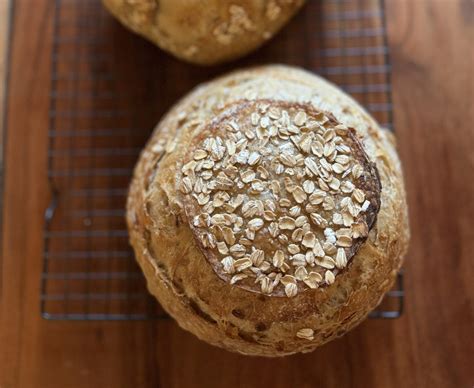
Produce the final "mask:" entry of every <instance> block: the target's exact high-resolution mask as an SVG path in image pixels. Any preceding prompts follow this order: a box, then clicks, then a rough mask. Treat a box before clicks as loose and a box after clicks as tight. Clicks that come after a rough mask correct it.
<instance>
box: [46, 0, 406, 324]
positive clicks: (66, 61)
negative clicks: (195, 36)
mask: <svg viewBox="0 0 474 388" xmlns="http://www.w3.org/2000/svg"><path fill="white" fill-rule="evenodd" d="M54 12H55V20H54V28H53V30H54V37H53V48H52V52H51V60H52V69H51V72H52V73H51V91H50V112H49V118H50V129H49V153H48V156H49V168H48V177H49V181H50V187H51V202H50V204H49V206H48V208H47V209H46V211H45V227H44V270H43V279H42V296H41V311H42V315H43V317H44V318H47V319H108V320H113V319H146V318H166V314H165V313H164V312H163V311H162V310H161V308H160V306H159V305H158V304H157V303H156V302H155V301H154V299H152V298H151V297H150V296H149V295H148V293H147V291H146V284H145V280H144V278H143V276H142V274H141V272H140V270H139V268H138V266H137V265H136V264H135V261H134V259H133V253H132V251H131V249H130V247H129V245H128V241H127V231H126V228H125V222H124V210H123V209H124V204H125V198H126V194H127V186H128V182H129V178H130V175H131V172H132V168H133V166H134V164H135V161H136V159H137V157H138V154H139V151H140V149H141V147H142V146H143V145H144V144H145V142H146V140H147V138H148V136H149V135H150V133H151V130H152V128H153V127H154V125H155V123H156V121H157V120H158V119H159V117H161V115H162V114H163V113H164V112H165V111H166V110H167V109H168V108H169V107H170V106H171V105H172V104H173V102H174V101H176V100H177V99H178V98H179V97H181V96H182V95H184V94H185V93H186V92H187V91H189V90H190V89H191V88H192V87H193V86H194V85H196V84H198V83H200V82H203V81H205V80H208V79H210V78H212V77H214V76H216V75H218V74H221V73H223V72H225V71H228V70H230V69H232V68H235V67H243V66H250V65H253V64H260V63H270V62H277V63H278V62H280V63H288V64H294V65H298V66H302V67H305V68H307V69H310V70H312V71H314V72H316V73H319V74H321V75H323V76H325V77H326V78H328V79H330V80H331V81H333V82H334V83H336V84H338V85H339V86H341V87H342V88H343V89H345V90H346V91H347V92H348V93H350V94H352V95H353V96H354V97H355V98H356V99H357V100H359V101H360V102H361V103H362V104H363V105H364V106H365V107H366V108H367V109H368V110H369V111H370V112H371V113H372V114H373V115H374V116H375V117H376V118H377V119H378V120H379V122H380V123H382V124H383V125H384V126H385V127H387V128H390V129H391V128H392V103H391V98H390V93H391V84H390V62H389V56H388V46H387V42H386V29H385V24H384V4H383V1H378V0H354V1H344V0H309V1H308V4H307V5H306V6H305V8H304V9H303V10H302V12H300V14H299V15H298V16H297V17H296V18H295V19H294V20H293V21H292V22H291V23H290V25H288V26H287V27H286V28H285V29H284V31H283V32H281V33H280V34H279V35H278V36H277V37H276V38H275V39H273V40H272V41H271V42H270V43H268V44H267V45H266V46H265V47H263V48H262V49H261V50H259V51H258V52H257V53H254V54H252V55H251V56H249V57H247V58H245V59H243V60H241V61H240V62H238V63H234V64H231V65H227V66H220V67H217V68H216V67H214V68H200V67H195V66H192V65H187V64H184V63H182V62H179V61H177V60H175V59H173V58H172V57H170V56H168V55H167V54H165V53H163V52H162V51H161V50H158V49H156V48H155V47H153V46H152V45H151V44H149V43H148V42H146V41H145V40H142V39H141V38H139V37H137V36H135V35H133V34H131V33H129V32H128V31H126V30H125V29H123V28H122V27H121V26H119V24H118V23H117V22H116V21H115V20H113V18H112V17H111V16H110V15H108V14H107V13H106V11H105V10H104V9H103V8H102V6H101V5H100V2H99V1H97V0H81V1H70V0H56V2H55V11H54ZM402 309H403V282H402V275H400V276H399V278H398V281H397V285H396V287H395V289H394V290H393V291H391V292H390V293H389V294H388V295H387V297H386V298H385V300H384V302H383V303H382V304H381V306H380V307H379V308H378V309H377V310H376V311H374V312H373V313H372V315H371V316H372V317H374V318H396V317H398V316H400V315H401V313H402Z"/></svg>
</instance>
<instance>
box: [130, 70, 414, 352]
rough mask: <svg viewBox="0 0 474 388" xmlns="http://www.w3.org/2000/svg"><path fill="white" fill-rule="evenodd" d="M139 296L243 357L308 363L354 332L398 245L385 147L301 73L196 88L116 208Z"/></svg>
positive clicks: (340, 100) (258, 74)
mask: <svg viewBox="0 0 474 388" xmlns="http://www.w3.org/2000/svg"><path fill="white" fill-rule="evenodd" d="M127 221H128V226H129V230H130V241H131V244H132V246H133V248H134V249H135V254H136V257H137V260H138V262H139V264H140V266H141V267H142V269H143V271H144V273H145V276H146V278H147V282H148V288H149V290H150V292H151V293H152V294H153V295H154V296H155V297H156V298H157V299H158V300H159V302H160V303H161V305H162V306H163V307H164V308H165V310H166V311H167V312H168V313H169V314H170V315H171V316H172V317H173V318H174V319H175V320H176V321H177V322H178V324H179V325H180V326H181V327H183V328H184V329H186V330H189V331H190V332H192V333H194V334H195V335H197V336H198V337H199V338H201V339H202V340H205V341H207V342H209V343H211V344H214V345H217V346H220V347H223V348H226V349H229V350H232V351H236V352H240V353H244V354H251V355H261V356H281V355H286V354H291V353H296V352H308V351H311V350H313V349H315V348H316V347H317V346H320V345H322V344H323V343H325V342H328V341H330V340H331V339H334V338H336V337H338V336H341V335H342V334H344V333H345V332H347V331H348V330H350V329H351V328H353V327H354V326H355V325H357V324H358V323H360V322H361V321H362V320H363V319H364V318H365V317H366V316H367V314H368V313H369V312H370V311H371V310H372V309H374V308H375V307H376V306H377V304H378V303H379V302H380V301H381V299H382V297H383V295H384V293H385V292H386V291H387V290H389V289H390V288H391V286H392V284H393V282H394V279H395V277H396V274H397V271H398V270H399V268H400V266H401V264H402V258H403V255H404V253H405V251H406V249H407V245H408V240H409V228H408V219H407V206H406V201H405V192H404V187H403V178H402V172H401V167H400V162H399V159H398V157H397V154H396V151H395V144H394V138H393V136H392V134H391V133H390V132H388V131H387V130H384V129H382V128H380V127H379V126H378V124H377V123H376V122H375V121H374V120H373V118H372V117H370V116H369V115H368V114H367V112H365V111H364V110H363V109H362V108H361V107H360V106H359V105H358V104H357V103H356V102H355V101H354V100H353V99H352V98H350V97H349V96H347V95H346V94H344V93H343V92H342V91H340V90H339V89H338V88H336V87H335V86H333V85H331V84H330V83H328V82H327V81H324V80H323V79H321V78H319V77H317V76H315V75H312V74H310V73H307V72H305V71H303V70H299V69H296V68H291V67H286V66H277V65H274V66H264V67H259V68H253V69H249V70H244V71H237V72H234V73H231V74H229V75H226V76H224V77H221V78H219V79H217V80H215V81H212V82H209V83H207V84H204V85H201V86H199V87H197V88H196V89H195V90H193V91H192V92H191V93H189V94H188V95H187V96H186V97H185V98H184V99H182V100H181V101H180V102H178V103H177V104H176V105H175V106H174V107H173V108H172V109H171V110H170V112H169V113H168V114H167V115H166V116H165V117H164V118H163V120H162V121H161V122H160V123H159V124H158V126H157V127H156V129H155V131H154V133H153V136H152V137H151V139H150V141H149V142H148V145H147V146H146V148H145V150H144V151H143V152H142V154H141V156H140V159H139V161H138V164H137V166H136V169H135V173H134V177H133V181H132V183H131V188H130V193H129V197H128V204H127Z"/></svg>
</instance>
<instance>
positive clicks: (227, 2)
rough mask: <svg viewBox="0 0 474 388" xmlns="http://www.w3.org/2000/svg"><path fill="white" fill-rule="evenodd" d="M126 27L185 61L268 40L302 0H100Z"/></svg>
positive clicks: (217, 58) (241, 51)
mask: <svg viewBox="0 0 474 388" xmlns="http://www.w3.org/2000/svg"><path fill="white" fill-rule="evenodd" d="M103 3H104V5H105V6H106V8H107V9H108V10H109V11H110V12H111V13H112V14H113V15H114V16H115V17H116V18H117V19H118V20H119V21H120V22H121V23H122V24H123V25H124V26H126V27H128V28H130V29H131V30H132V31H134V32H136V33H138V34H139V35H141V36H143V37H145V38H147V39H148V40H150V41H151V42H153V43H155V44H156V45H158V46H159V47H161V48H162V49H163V50H166V51H168V52H170V53H172V54H173V55H175V56H176V57H178V58H181V59H183V60H186V61H188V62H192V63H196V64H201V65H212V64H216V63H221V62H227V61H230V60H232V59H235V58H238V57H241V56H243V55H245V54H247V53H249V52H251V51H253V50H255V49H256V48H258V47H259V46H261V45H262V44H263V43H264V42H266V41H267V40H268V39H270V38H271V37H272V36H273V35H274V34H275V33H276V32H278V30H280V28H282V27H283V25H284V24H285V23H286V22H287V21H288V20H289V19H290V18H291V17H292V16H293V15H294V14H295V13H296V11H298V9H300V8H301V6H302V5H303V3H304V0H241V1H238V2H236V1H233V0H160V1H158V0H103Z"/></svg>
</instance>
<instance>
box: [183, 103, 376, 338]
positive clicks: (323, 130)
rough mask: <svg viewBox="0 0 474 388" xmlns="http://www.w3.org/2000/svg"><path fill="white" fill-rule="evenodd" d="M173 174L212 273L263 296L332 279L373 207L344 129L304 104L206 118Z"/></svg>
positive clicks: (370, 173) (362, 161)
mask: <svg viewBox="0 0 474 388" xmlns="http://www.w3.org/2000/svg"><path fill="white" fill-rule="evenodd" d="M230 122H231V123H232V124H229V123H230ZM181 172H182V175H181V176H180V177H179V179H178V181H179V183H178V187H179V190H180V191H181V193H182V194H183V196H184V198H185V202H186V205H185V208H186V213H187V216H188V218H189V221H190V224H191V225H192V227H194V232H195V235H196V237H197V238H198V240H199V242H200V246H201V247H202V249H204V250H205V252H206V256H208V257H213V258H214V260H213V263H214V265H215V266H214V269H215V270H216V272H217V273H218V274H219V275H220V276H221V277H222V278H223V279H225V280H226V281H228V282H229V283H231V284H236V285H238V286H241V287H244V288H247V289H251V290H254V291H258V292H262V293H264V294H268V295H278V296H285V295H286V296H287V297H294V296H296V295H297V294H298V292H301V291H304V290H305V289H315V288H318V287H320V286H323V285H331V284H332V283H334V282H335V281H336V277H337V275H338V274H339V273H340V272H341V271H342V270H343V269H344V268H345V267H346V266H347V265H348V263H349V261H350V259H351V258H352V257H353V256H354V254H355V253H356V251H357V249H358V247H359V245H360V244H361V243H362V242H363V241H364V240H365V238H366V237H367V235H368V232H369V229H370V227H371V226H372V224H373V222H374V221H375V217H376V213H377V211H378V208H379V201H380V183H379V180H378V176H377V173H376V170H375V167H374V166H373V165H372V164H371V163H370V162H369V160H368V159H367V156H366V154H365V152H364V151H363V149H362V146H361V145H360V143H359V141H358V140H357V139H356V135H355V133H354V131H353V130H351V129H349V128H347V127H345V126H344V125H342V124H340V123H339V122H337V121H336V120H335V119H334V118H332V117H331V116H330V115H325V114H324V113H321V112H317V111H315V110H314V109H313V108H312V107H310V106H306V105H291V104H288V103H284V102H281V103H279V102H267V101H255V102H248V103H245V106H244V108H242V109H241V110H239V111H238V112H237V113H235V112H234V113H233V115H232V119H231V118H230V115H229V116H227V117H223V118H222V119H221V120H220V121H217V122H213V123H212V125H211V128H210V129H209V130H208V132H206V136H205V137H203V138H202V139H201V141H200V142H199V143H198V144H197V145H196V147H195V148H194V149H193V150H192V152H191V153H190V155H189V160H188V161H187V162H186V163H185V164H184V165H183V167H182V169H181ZM299 337H301V338H308V339H309V338H311V337H312V333H310V332H309V329H303V331H302V332H301V333H300V335H299Z"/></svg>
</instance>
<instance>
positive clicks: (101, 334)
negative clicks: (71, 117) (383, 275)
mask: <svg viewBox="0 0 474 388" xmlns="http://www.w3.org/2000/svg"><path fill="white" fill-rule="evenodd" d="M1 1H5V0H0V2H1ZM309 1H316V0H309ZM52 11H53V2H52V1H49V0H17V1H16V2H15V12H14V16H13V17H14V23H13V29H12V35H11V36H12V42H11V52H10V62H9V66H10V77H9V93H8V101H7V102H8V105H7V119H6V130H7V134H6V144H4V147H5V151H6V159H5V162H6V175H5V178H4V179H5V181H4V183H5V191H4V193H3V195H4V209H3V211H4V213H3V243H2V257H1V262H0V265H1V266H0V268H1V278H0V279H1V280H0V281H1V283H0V287H1V288H0V289H1V293H0V298H1V299H0V387H1V388H14V387H15V388H17V387H21V388H31V387H40V388H49V387H61V388H67V387H74V388H75V387H113V388H118V387H159V386H160V387H179V388H182V387H206V388H211V387H223V386H226V387H284V388H288V387H364V388H365V387H394V388H395V387H397V388H398V387H430V388H433V387H443V388H444V387H473V385H474V368H473V366H474V339H473V334H474V321H473V319H474V306H473V303H474V260H473V251H474V243H473V242H474V227H473V226H472V221H473V219H474V128H473V122H474V100H473V99H474V94H473V89H474V77H473V68H474V67H473V66H474V63H473V61H474V52H473V47H474V43H473V42H474V2H473V1H472V0H433V1H428V0H389V1H388V4H387V14H388V29H389V42H390V46H391V52H392V62H393V86H394V92H393V93H394V105H395V126H396V128H397V135H398V140H399V151H400V156H401V159H402V161H403V164H404V168H405V175H406V184H407V190H408V198H409V206H410V216H411V228H412V234H413V237H412V244H411V248H410V251H409V254H408V259H407V262H406V265H405V268H406V277H405V278H406V310H405V313H404V315H403V317H402V318H401V319H398V320H392V321H384V320H369V321H366V322H364V323H363V324H361V325H360V326H359V327H358V328H356V329H355V330H354V331H353V332H351V333H349V334H348V335H346V336H345V337H343V338H342V339H340V340H337V341H335V342H332V343H330V344H328V345H326V346H324V347H322V348H321V349H319V350H317V351H315V352H314V353H312V354H306V355H296V356H292V357H287V358H282V359H264V358H250V357H244V356H240V355H236V354H231V353H228V352H225V351H223V350H220V349H217V348H213V347H211V346H209V345H207V344H205V343H203V342H201V341H199V340H197V339H196V338H194V337H193V336H192V335H190V334H188V333H186V332H184V331H182V330H181V329H179V328H178V327H177V325H176V324H175V323H173V322H150V321H146V322H64V321H63V322H51V321H45V320H43V319H42V318H41V316H40V311H39V306H40V305H39V291H40V274H41V265H42V263H41V253H42V234H41V231H42V227H43V213H42V212H43V210H44V208H45V206H46V204H47V203H48V190H47V179H46V178H47V177H46V167H47V166H46V161H47V158H46V150H47V144H46V141H47V136H46V131H47V120H48V102H49V99H48V90H49V69H50V67H49V66H50V63H49V61H50V58H49V55H48V53H49V47H50V44H51V42H50V37H51V30H50V29H51V23H50V22H49V20H50V19H51V12H52ZM0 23H1V22H0Z"/></svg>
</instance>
